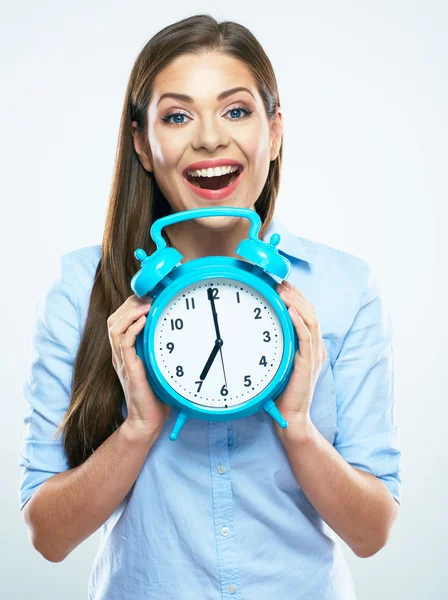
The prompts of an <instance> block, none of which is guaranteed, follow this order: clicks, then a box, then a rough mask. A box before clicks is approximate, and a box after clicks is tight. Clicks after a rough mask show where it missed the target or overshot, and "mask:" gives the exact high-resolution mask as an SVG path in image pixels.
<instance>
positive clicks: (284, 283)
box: [282, 279, 314, 308]
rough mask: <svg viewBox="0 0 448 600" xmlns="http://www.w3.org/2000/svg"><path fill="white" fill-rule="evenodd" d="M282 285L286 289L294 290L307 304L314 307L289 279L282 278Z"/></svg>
mask: <svg viewBox="0 0 448 600" xmlns="http://www.w3.org/2000/svg"><path fill="white" fill-rule="evenodd" d="M282 285H284V287H285V288H286V289H288V290H291V291H292V292H295V293H296V294H297V295H298V296H299V297H300V298H302V299H303V300H304V301H305V302H306V303H307V304H309V306H310V307H311V308H314V307H313V305H312V304H311V301H310V300H308V298H307V297H306V296H304V295H303V294H302V292H301V291H300V290H299V289H298V288H296V287H295V286H294V285H293V284H292V283H291V282H290V281H287V280H286V279H283V281H282Z"/></svg>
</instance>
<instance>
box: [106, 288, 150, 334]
mask: <svg viewBox="0 0 448 600" xmlns="http://www.w3.org/2000/svg"><path fill="white" fill-rule="evenodd" d="M148 303H149V304H152V298H151V296H142V298H139V297H138V296H137V295H136V294H132V295H131V296H129V297H128V298H126V300H125V301H124V302H123V304H122V305H121V306H119V307H118V308H117V310H116V311H115V312H113V313H112V314H111V315H110V317H109V318H108V320H107V323H108V325H110V326H112V325H114V324H115V323H116V322H117V321H118V319H120V318H121V317H122V316H123V314H124V313H125V312H126V311H127V310H129V309H130V308H136V307H139V306H143V305H146V304H148Z"/></svg>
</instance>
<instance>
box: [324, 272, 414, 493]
mask: <svg viewBox="0 0 448 600" xmlns="http://www.w3.org/2000/svg"><path fill="white" fill-rule="evenodd" d="M365 264H366V266H367V272H366V273H367V282H366V285H365V288H364V293H363V295H362V299H361V304H360V308H359V310H358V312H357V313H356V316H355V318H354V320H353V323H352V325H351V327H350V329H349V331H348V333H347V334H346V336H345V338H344V340H343V343H342V345H341V349H340V351H339V355H338V357H337V359H336V361H335V364H334V367H333V374H334V378H335V382H336V402H337V426H338V433H337V435H336V437H335V440H334V447H335V448H336V450H337V451H338V452H339V453H340V454H341V455H342V456H343V457H344V459H345V460H346V461H347V462H348V463H349V464H351V465H352V466H353V467H356V468H357V469H361V470H362V471H366V472H368V473H371V474H372V475H375V476H376V477H378V478H379V479H381V480H382V481H383V482H384V483H385V484H386V486H387V487H388V488H389V490H390V492H391V494H392V496H393V497H394V498H395V500H396V501H397V503H398V504H400V502H401V488H402V481H401V475H400V473H401V472H402V470H403V469H402V467H401V465H400V458H401V450H400V434H401V430H400V428H399V427H398V426H397V423H396V418H395V370H394V352H393V336H394V330H393V326H392V322H391V319H390V316H389V314H388V312H387V311H386V309H385V307H384V303H383V301H382V298H381V296H380V292H379V289H378V285H377V282H376V279H375V277H374V275H373V274H372V270H371V268H370V265H368V263H365Z"/></svg>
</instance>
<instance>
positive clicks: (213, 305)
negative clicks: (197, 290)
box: [207, 288, 221, 340]
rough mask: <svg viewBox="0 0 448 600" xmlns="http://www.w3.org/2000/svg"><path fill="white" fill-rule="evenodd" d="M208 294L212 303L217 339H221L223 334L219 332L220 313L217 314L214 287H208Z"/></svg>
mask: <svg viewBox="0 0 448 600" xmlns="http://www.w3.org/2000/svg"><path fill="white" fill-rule="evenodd" d="M207 296H208V299H209V300H210V304H211V307H212V313H213V322H214V324H215V331H216V339H217V340H220V339H221V334H220V333H219V325H218V315H217V314H216V307H215V299H214V298H213V289H212V288H208V289H207Z"/></svg>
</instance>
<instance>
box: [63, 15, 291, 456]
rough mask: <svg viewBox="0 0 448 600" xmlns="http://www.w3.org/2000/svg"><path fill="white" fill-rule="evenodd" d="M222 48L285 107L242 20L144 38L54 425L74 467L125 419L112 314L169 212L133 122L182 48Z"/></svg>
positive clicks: (274, 168) (263, 206) (268, 102)
mask: <svg viewBox="0 0 448 600" xmlns="http://www.w3.org/2000/svg"><path fill="white" fill-rule="evenodd" d="M213 51H217V52H222V53H225V54H227V55H229V56H232V57H234V58H236V59H239V60H240V61H242V62H244V63H245V64H246V65H247V67H248V68H249V69H250V71H251V73H252V75H253V77H254V78H255V81H256V84H257V89H258V91H259V93H260V96H261V98H262V100H263V104H264V107H265V110H266V115H267V118H268V119H269V120H270V121H272V120H273V119H274V117H275V115H276V107H277V106H280V101H279V94H278V90H277V83H276V78H275V75H274V71H273V68H272V65H271V63H270V61H269V59H268V57H267V56H266V54H265V52H264V51H263V48H262V47H261V45H260V44H259V42H258V41H257V40H256V38H255V37H254V36H253V34H252V33H251V32H250V31H249V30H248V29H246V28H245V27H243V26H242V25H240V24H238V23H234V22H232V21H224V22H222V23H218V22H217V21H216V20H215V19H214V18H213V17H211V16H210V15H206V14H200V15H194V16H191V17H188V18H186V19H183V20H181V21H178V22H176V23H173V24H172V25H169V26H167V27H165V28H164V29H162V30H161V31H159V32H158V33H157V34H156V35H154V36H153V37H152V38H151V39H150V40H149V42H147V43H146V45H145V46H144V48H143V49H142V50H141V52H140V54H139V55H138V57H137V60H136V62H135V64H134V66H133V68H132V72H131V75H130V78H129V83H128V86H127V89H126V97H125V100H124V106H123V112H122V115H121V123H120V132H119V140H118V147H117V153H116V159H115V168H114V175H113V182H112V187H111V193H110V198H109V203H108V207H107V217H106V223H105V228H104V236H103V241H102V248H101V259H100V261H99V263H98V267H97V269H96V273H95V277H94V282H93V288H92V292H91V296H90V305H89V310H88V314H87V318H86V322H85V326H84V330H83V333H82V337H81V341H80V344H79V348H78V351H77V355H76V358H75V362H74V369H73V379H72V390H71V397H70V406H69V408H68V410H67V412H66V413H65V415H64V419H63V421H62V423H61V425H60V427H59V428H58V430H57V431H56V434H55V436H56V435H58V433H59V432H60V431H61V430H62V431H63V437H64V447H65V451H66V453H67V458H68V461H69V464H70V467H71V468H74V467H76V466H78V465H80V464H82V463H83V462H84V461H85V460H86V459H87V458H88V457H89V456H90V455H91V453H92V452H93V451H94V450H95V449H96V448H98V446H100V445H101V444H102V443H103V442H104V441H105V440H106V439H107V438H108V437H109V436H110V435H111V434H112V433H113V432H114V430H115V429H116V428H117V427H118V426H119V425H120V424H121V423H122V422H123V421H124V418H123V415H122V412H121V403H122V399H123V389H122V386H121V383H120V380H119V378H118V375H117V373H116V371H115V369H114V367H113V364H112V350H111V346H110V342H109V338H108V332H107V318H108V317H109V315H111V314H112V313H113V312H115V311H116V310H117V309H118V308H119V306H121V304H123V302H124V301H125V300H126V298H128V297H129V296H130V295H131V294H132V293H133V291H132V288H131V286H130V281H131V278H132V276H133V275H134V274H135V272H136V271H137V270H138V268H139V266H140V265H139V263H138V261H137V259H136V258H135V257H134V251H135V249H136V248H143V249H144V250H145V251H146V253H147V254H151V253H152V252H154V250H155V244H154V242H153V240H152V238H151V236H150V235H149V231H150V228H151V225H152V223H153V222H154V221H155V220H157V219H159V218H160V217H164V216H166V215H168V214H170V213H171V212H172V211H171V207H170V205H169V203H168V202H167V200H166V198H165V197H164V196H163V194H162V193H161V191H160V189H159V187H158V185H157V182H156V180H155V178H154V175H153V173H149V172H148V171H146V170H145V169H144V168H143V166H142V164H141V162H140V159H139V157H138V155H137V153H136V151H135V147H134V143H133V135H132V127H131V123H132V121H137V126H138V129H139V131H140V132H142V133H143V134H145V133H146V132H147V109H148V104H149V99H150V95H151V90H152V85H153V82H154V79H155V77H156V76H157V74H158V73H159V72H160V71H161V70H162V69H164V68H165V67H167V66H168V65H169V64H170V63H171V62H172V61H173V60H175V59H176V58H177V57H179V56H180V55H182V54H188V53H192V54H196V55H201V54H203V53H206V52H213ZM282 153H283V140H282V144H281V146H280V150H279V153H278V156H277V158H276V159H275V160H273V161H271V163H270V166H269V173H268V176H267V179H266V182H265V185H264V187H263V190H262V192H261V194H260V196H259V198H258V199H257V201H256V203H255V209H256V211H257V213H258V214H259V216H260V219H261V221H262V227H261V228H260V232H259V238H260V239H263V235H264V233H265V231H266V229H267V228H268V226H269V224H270V222H271V220H272V216H273V213H274V205H275V201H276V198H277V194H278V189H279V185H280V170H281V164H282Z"/></svg>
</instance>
